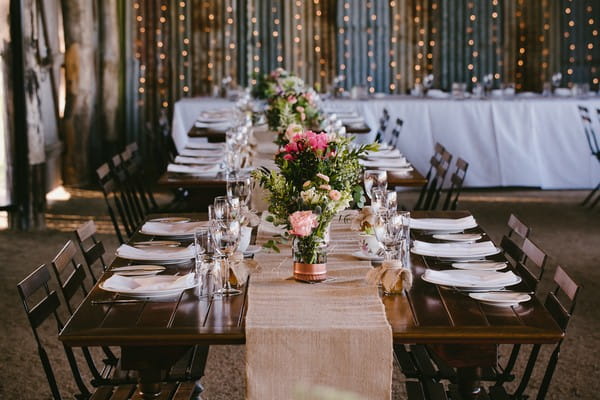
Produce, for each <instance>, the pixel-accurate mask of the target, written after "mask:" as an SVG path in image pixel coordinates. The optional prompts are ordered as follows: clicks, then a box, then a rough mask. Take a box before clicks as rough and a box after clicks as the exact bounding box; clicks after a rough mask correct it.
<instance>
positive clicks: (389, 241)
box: [374, 210, 404, 260]
mask: <svg viewBox="0 0 600 400" xmlns="http://www.w3.org/2000/svg"><path fill="white" fill-rule="evenodd" d="M403 221H404V219H403V218H402V216H401V215H399V213H397V212H394V211H388V210H381V211H380V212H378V213H377V216H376V218H375V226H374V231H375V237H376V238H377V240H379V242H380V243H381V244H383V246H384V247H385V260H392V259H393V257H394V250H395V249H396V247H397V246H398V245H399V244H400V243H401V239H402V234H403V233H404V225H403Z"/></svg>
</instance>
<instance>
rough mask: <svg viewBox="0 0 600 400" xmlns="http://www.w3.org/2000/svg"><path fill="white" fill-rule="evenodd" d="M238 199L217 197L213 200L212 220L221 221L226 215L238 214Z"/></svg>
mask: <svg viewBox="0 0 600 400" xmlns="http://www.w3.org/2000/svg"><path fill="white" fill-rule="evenodd" d="M239 210H240V198H239V197H235V196H231V197H229V196H217V197H215V199H214V200H213V208H212V215H211V217H212V219H215V220H219V219H223V218H224V216H225V214H226V213H232V214H238V213H239Z"/></svg>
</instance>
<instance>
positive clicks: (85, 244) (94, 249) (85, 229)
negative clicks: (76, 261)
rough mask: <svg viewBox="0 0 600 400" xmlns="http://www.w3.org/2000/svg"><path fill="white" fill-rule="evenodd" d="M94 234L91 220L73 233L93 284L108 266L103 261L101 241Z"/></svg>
mask: <svg viewBox="0 0 600 400" xmlns="http://www.w3.org/2000/svg"><path fill="white" fill-rule="evenodd" d="M96 233H97V231H96V224H95V223H94V221H92V220H90V221H88V222H86V223H84V224H83V225H81V226H80V227H79V228H77V230H76V231H75V237H76V238H77V243H78V244H79V249H80V250H81V253H82V254H83V258H84V259H85V263H86V265H87V268H88V272H89V273H90V277H91V278H92V281H93V282H94V284H95V283H96V282H97V281H98V277H99V276H100V275H102V274H103V273H104V272H105V271H106V269H107V268H108V264H106V261H104V254H105V250H104V244H102V241H100V240H98V239H96ZM95 269H98V271H96V272H94V270H95Z"/></svg>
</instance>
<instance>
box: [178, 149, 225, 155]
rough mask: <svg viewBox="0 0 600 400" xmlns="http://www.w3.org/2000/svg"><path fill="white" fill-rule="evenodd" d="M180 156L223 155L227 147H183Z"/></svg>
mask: <svg viewBox="0 0 600 400" xmlns="http://www.w3.org/2000/svg"><path fill="white" fill-rule="evenodd" d="M179 155H180V156H184V157H212V158H214V157H221V158H223V156H224V155H225V149H223V148H219V147H217V148H214V149H183V150H182V151H181V153H179Z"/></svg>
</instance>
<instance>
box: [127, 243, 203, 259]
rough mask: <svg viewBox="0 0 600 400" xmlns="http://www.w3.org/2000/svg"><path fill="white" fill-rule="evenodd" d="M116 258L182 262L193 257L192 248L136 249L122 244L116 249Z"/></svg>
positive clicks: (160, 247)
mask: <svg viewBox="0 0 600 400" xmlns="http://www.w3.org/2000/svg"><path fill="white" fill-rule="evenodd" d="M117 256H118V257H121V258H128V259H130V260H147V261H150V260H154V261H159V260H183V259H187V258H193V257H194V246H193V245H189V246H188V247H169V246H164V247H163V246H148V247H143V248H137V247H132V246H129V245H126V244H122V245H121V246H119V248H118V249H117Z"/></svg>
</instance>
